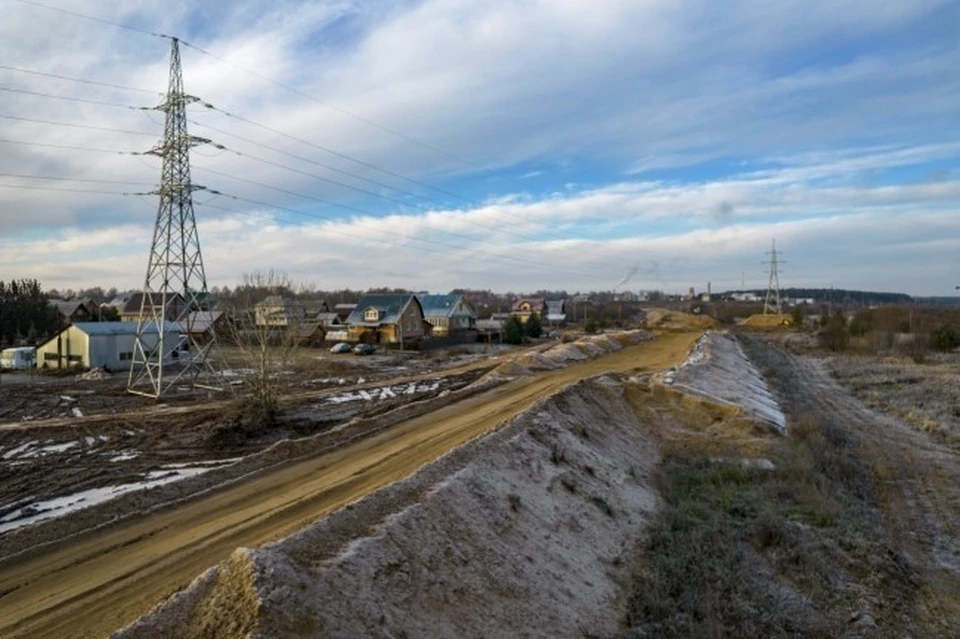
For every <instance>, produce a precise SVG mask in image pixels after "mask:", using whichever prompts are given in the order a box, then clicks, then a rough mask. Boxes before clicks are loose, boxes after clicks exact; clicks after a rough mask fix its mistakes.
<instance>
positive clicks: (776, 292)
mask: <svg viewBox="0 0 960 639" xmlns="http://www.w3.org/2000/svg"><path fill="white" fill-rule="evenodd" d="M767 255H769V256H770V259H769V260H768V261H766V262H764V264H769V265H770V280H769V282H768V284H767V297H766V299H765V300H764V301H763V314H764V315H770V314H771V313H775V314H777V315H779V314H780V260H779V259H778V258H777V256H778V255H779V251H777V240H776V239H774V240H773V248H772V249H771V250H770V251H769V252H768V253H767Z"/></svg>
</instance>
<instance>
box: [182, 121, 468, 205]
mask: <svg viewBox="0 0 960 639" xmlns="http://www.w3.org/2000/svg"><path fill="white" fill-rule="evenodd" d="M200 104H201V105H202V106H204V107H206V108H208V109H212V110H214V111H217V112H218V113H222V114H223V115H226V116H227V117H230V118H234V119H236V120H240V121H241V122H246V123H247V124H250V125H253V126H255V127H258V128H261V129H264V130H265V131H269V132H271V133H274V134H276V135H281V136H283V137H285V138H289V139H291V140H294V141H296V142H300V143H301V144H306V145H307V146H311V147H313V148H315V149H319V150H320V151H323V152H325V153H329V154H330V155H333V156H336V157H338V158H341V159H343V160H347V161H349V162H354V163H355V164H359V165H360V166H365V167H367V168H370V169H373V170H375V171H379V172H380V173H384V174H386V175H389V176H392V177H395V178H398V179H400V180H404V181H406V182H409V183H411V184H416V185H417V186H421V187H423V188H425V189H430V190H431V191H436V192H437V193H443V194H444V195H449V196H450V197H454V198H457V199H458V200H463V201H464V202H469V201H470V200H469V199H468V198H465V197H463V196H462V195H458V194H457V193H454V192H453V191H448V190H446V189H441V188H439V187H435V186H432V185H430V184H427V183H426V182H422V181H420V180H417V179H414V178H411V177H408V176H406V175H403V174H402V173H397V172H396V171H391V170H390V169H385V168H383V167H380V166H377V165H376V164H372V163H370V162H366V161H364V160H360V159H358V158H355V157H353V156H350V155H347V154H346V153H341V152H340V151H336V150H334V149H331V148H329V147H325V146H322V145H319V144H316V143H314V142H310V141H309V140H304V139H303V138H298V137H296V136H294V135H290V134H288V133H284V132H283V131H280V130H279V129H275V128H273V127H270V126H267V125H265V124H260V123H259V122H254V121H253V120H250V119H248V118H245V117H243V116H239V115H236V114H235V113H231V112H229V111H225V110H223V109H220V108H219V107H216V106H214V105H212V104H210V103H209V102H201V103H200ZM192 123H193V124H199V125H200V126H207V127H208V128H210V129H212V130H216V129H213V127H210V126H209V125H205V124H203V123H199V122H192ZM227 135H232V134H229V133H227ZM234 137H239V136H234ZM327 168H329V167H327ZM333 170H337V169H333ZM364 179H366V178H364ZM371 181H372V180H371ZM388 188H392V189H394V190H399V189H397V187H394V186H391V187H388ZM412 195H415V196H416V197H423V196H420V195H416V194H412Z"/></svg>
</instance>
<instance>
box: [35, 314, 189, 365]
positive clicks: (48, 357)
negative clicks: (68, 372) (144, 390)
mask: <svg viewBox="0 0 960 639" xmlns="http://www.w3.org/2000/svg"><path fill="white" fill-rule="evenodd" d="M138 325H139V324H138V322H78V323H76V324H73V325H72V326H69V327H67V328H65V329H63V330H62V331H60V332H59V333H58V334H57V335H55V336H54V337H52V338H50V339H49V340H47V341H46V342H44V343H43V344H40V345H39V346H38V347H37V366H38V367H40V368H71V367H74V366H79V367H84V368H106V369H108V370H113V371H117V370H129V369H130V364H131V362H132V361H133V349H134V344H135V342H136V338H137V326H138ZM162 327H163V343H164V346H163V348H164V361H165V362H175V361H176V360H177V358H178V356H179V355H180V352H181V342H182V339H181V337H180V326H179V325H178V324H175V323H173V322H165V323H163V324H162ZM159 337H160V331H158V330H157V325H156V324H155V323H153V322H148V323H147V324H145V325H144V333H143V339H144V343H145V345H146V346H147V347H148V348H153V347H154V346H155V345H156V344H157V341H158V339H159Z"/></svg>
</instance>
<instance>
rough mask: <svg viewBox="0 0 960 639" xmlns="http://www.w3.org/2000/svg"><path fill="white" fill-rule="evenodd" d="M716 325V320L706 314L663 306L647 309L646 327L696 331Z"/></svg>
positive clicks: (663, 329)
mask: <svg viewBox="0 0 960 639" xmlns="http://www.w3.org/2000/svg"><path fill="white" fill-rule="evenodd" d="M716 327H717V322H716V320H714V319H713V318H712V317H709V316H707V315H692V314H690V313H682V312H680V311H670V310H667V309H664V308H654V309H651V310H649V311H647V328H655V329H658V330H662V331H696V330H706V329H711V328H716Z"/></svg>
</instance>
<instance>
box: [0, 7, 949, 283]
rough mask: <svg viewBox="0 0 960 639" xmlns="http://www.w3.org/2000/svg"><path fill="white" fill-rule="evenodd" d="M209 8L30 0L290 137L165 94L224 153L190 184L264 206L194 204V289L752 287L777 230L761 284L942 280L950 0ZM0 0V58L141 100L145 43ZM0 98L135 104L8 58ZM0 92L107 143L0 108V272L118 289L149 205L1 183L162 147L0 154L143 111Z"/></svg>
mask: <svg viewBox="0 0 960 639" xmlns="http://www.w3.org/2000/svg"><path fill="white" fill-rule="evenodd" d="M38 1H41V4H43V2H42V0H38ZM50 4H51V5H54V3H53V0H50ZM208 4H209V3H203V4H201V3H196V2H184V3H177V5H176V6H175V7H171V6H170V4H169V3H165V2H161V1H159V0H147V1H141V2H131V1H127V2H121V1H120V0H101V1H98V2H92V1H81V0H77V1H74V2H69V3H62V4H56V6H59V7H63V8H66V9H68V10H70V11H75V12H80V13H83V14H87V15H92V16H99V17H103V18H107V19H109V20H114V21H117V22H121V23H123V24H127V25H131V26H136V27H138V28H142V29H146V30H150V31H160V32H163V33H168V34H175V35H178V36H180V37H182V38H183V39H185V40H186V41H188V42H190V43H191V44H193V45H196V46H197V47H200V48H202V49H204V50H206V51H209V52H212V53H214V54H215V55H216V56H218V57H219V58H222V59H223V60H226V61H227V62H226V63H225V62H223V61H221V60H217V59H214V58H212V57H210V56H206V55H203V54H202V53H200V52H198V51H197V50H196V49H194V48H190V47H185V48H184V49H183V51H182V57H183V64H184V76H185V83H186V88H187V91H188V92H190V93H192V94H194V95H198V96H200V97H202V98H203V99H204V100H206V101H209V102H211V103H213V104H215V105H217V106H218V107H221V108H222V109H225V110H227V111H230V112H233V113H235V114H238V115H241V116H243V117H244V118H247V119H249V120H252V121H254V122H256V123H259V124H262V125H265V126H266V127H269V128H271V129H274V130H275V131H279V132H282V133H286V134H288V135H290V136H294V137H296V138H299V140H302V141H305V142H307V144H305V143H303V142H301V141H296V140H293V139H291V138H289V137H285V136H283V135H278V134H277V133H276V132H271V131H269V130H266V129H264V128H262V127H256V126H251V125H249V124H247V123H245V122H242V121H239V120H236V119H232V118H229V117H227V116H224V115H223V114H221V113H218V112H210V111H207V110H204V109H203V108H202V107H192V108H191V112H190V120H191V124H190V127H191V133H193V134H195V135H199V136H203V137H207V138H211V139H213V140H214V141H215V142H218V143H221V144H224V145H226V146H227V147H228V148H229V149H231V151H228V152H221V151H216V150H214V149H211V148H204V147H198V148H196V149H195V150H194V153H193V156H192V161H193V167H194V180H195V182H197V183H199V184H203V185H206V186H208V187H209V188H211V189H216V190H219V191H221V192H224V193H228V194H232V195H235V196H237V197H240V198H245V199H246V200H255V201H256V202H261V203H263V204H262V205H261V204H251V203H250V202H247V201H242V200H236V199H230V198H229V197H226V196H221V197H217V198H212V196H211V195H209V194H198V196H197V206H196V213H197V218H198V222H199V226H200V237H201V243H202V245H203V249H204V256H205V261H206V266H207V272H208V277H209V280H210V284H211V285H233V284H235V283H236V282H237V281H238V279H239V278H240V276H241V275H242V274H243V273H246V272H251V271H254V270H266V269H271V268H272V269H277V270H282V271H285V272H287V273H289V274H290V275H291V276H292V277H293V278H294V279H296V280H298V281H301V282H304V283H307V284H310V285H315V286H319V287H323V288H340V287H346V286H350V287H357V288H365V287H368V286H381V285H393V286H407V287H411V288H417V289H430V290H434V291H445V290H447V289H450V288H453V287H482V288H491V289H494V290H498V291H507V290H513V291H518V290H534V289H540V288H565V289H568V290H570V291H573V290H588V289H609V288H612V287H613V286H614V285H615V284H616V283H617V282H618V281H619V280H620V279H621V277H622V276H623V274H624V273H625V272H627V271H633V270H635V271H636V275H634V276H633V278H632V279H631V280H630V281H629V282H628V283H627V284H626V287H627V288H632V289H649V288H660V289H666V290H668V291H685V290H686V289H687V288H688V287H689V286H695V287H696V288H697V289H703V288H705V286H706V283H707V282H708V281H710V282H712V283H713V286H714V288H715V289H717V288H721V289H722V288H735V287H739V286H740V283H741V281H746V284H747V286H752V287H762V286H764V285H765V282H766V276H765V273H764V271H763V267H762V265H761V262H762V260H763V259H764V251H766V250H769V246H770V243H771V241H772V239H773V238H774V237H775V238H776V239H777V243H778V246H779V247H780V248H781V249H782V250H783V251H784V259H786V260H787V264H786V265H785V267H784V272H783V275H782V277H781V281H782V283H783V284H784V285H785V286H791V285H794V286H824V287H828V286H836V287H847V288H865V289H874V290H890V291H904V292H909V293H914V294H924V295H940V294H951V293H952V292H953V288H954V286H955V285H957V284H960V215H958V213H960V211H958V208H960V204H958V202H960V75H958V74H957V73H956V69H957V68H960V26H958V25H960V3H958V2H955V1H946V0H914V1H912V2H902V3H890V2H881V1H869V0H832V1H828V0H821V1H817V0H808V1H803V2H801V1H799V0H782V1H780V2H776V3H770V2H760V1H759V0H732V1H730V2H724V3H717V2H712V1H708V0H605V1H595V2H589V3H588V2H583V1H574V0H526V1H523V2H502V1H499V2H494V1H484V0H472V1H468V0H422V1H419V2H396V3H383V2H377V1H371V0H367V1H362V0H337V1H330V0H324V1H321V2H286V1H280V2H270V3H266V2H252V1H246V2H243V1H241V2H232V3H221V4H218V5H216V6H214V7H209V6H207V5H208ZM4 6H5V20H4V22H3V24H2V25H0V60H4V61H5V62H4V64H5V65H6V66H10V67H16V68H19V69H23V70H31V71H40V72H45V73H52V74H57V75H63V76H68V77H73V78H83V79H90V80H97V81H99V82H106V83H111V84H117V85H122V86H131V87H139V88H143V89H146V90H149V91H154V92H155V93H157V94H159V93H160V92H162V91H163V90H164V88H165V86H166V70H167V61H168V55H169V43H168V42H167V41H165V40H162V39H160V38H155V37H150V36H147V35H143V34H140V33H135V32H132V31H129V30H124V29H119V28H116V27H112V26H109V25H105V24H102V23H97V22H92V21H89V20H83V19H80V18H77V17H75V16H71V15H67V14H64V13H62V12H57V11H52V10H50V9H46V8H42V7H38V6H36V5H34V4H31V3H26V2H20V1H19V0H10V1H8V2H7V3H6V4H5V5H4ZM250 70H252V71H255V72H256V73H257V74H259V75H261V76H266V77H268V78H270V79H272V80H275V81H276V83H280V84H283V85H286V86H287V87H290V88H292V89H295V91H292V90H289V89H288V88H283V87H281V86H278V84H276V83H270V82H267V81H264V80H263V79H262V78H259V77H257V75H255V74H253V73H250V72H249V71H250ZM0 87H6V88H8V89H10V88H12V89H19V90H29V91H34V92H41V93H48V94H54V95H60V96H66V97H81V98H84V99H91V100H97V101H103V102H111V103H117V104H129V105H134V106H139V105H150V104H155V103H156V102H157V101H158V100H159V95H151V94H149V93H143V92H139V93H138V92H133V91H127V90H122V89H115V88H109V87H103V86H93V85H89V84H78V83H72V82H69V81H63V80H57V79H54V78H49V77H44V76H39V75H36V74H28V73H24V72H23V71H15V70H11V69H0ZM3 98H4V99H3V101H2V103H0V115H8V116H16V117H26V118H33V119H44V120H50V121H58V122H66V123H71V124H82V125H85V126H94V127H102V128H107V129H112V130H111V131H103V130H99V129H83V128H76V127H57V126H53V125H50V124H42V123H33V122H25V121H22V120H13V119H4V118H0V139H3V140H10V141H13V142H0V147H2V153H0V173H2V174H3V176H0V197H2V198H3V199H2V201H3V204H4V206H3V212H2V213H0V248H2V251H0V278H9V277H37V278H39V279H41V280H42V281H43V282H44V283H45V284H47V285H48V286H54V287H58V288H63V287H67V286H74V287H76V286H92V285H101V286H118V287H136V286H138V285H139V284H140V281H141V279H142V273H143V272H144V271H145V268H146V257H147V251H148V248H149V242H150V238H151V227H152V222H153V217H154V215H155V210H156V198H155V197H153V196H127V197H124V196H119V195H110V194H99V193H72V192H64V191H52V190H37V189H33V188H31V189H26V188H13V187H24V186H31V187H36V186H41V185H47V186H53V188H75V189H94V190H117V191H147V190H150V188H151V187H150V186H149V185H151V184H155V183H156V181H157V179H158V175H159V162H158V161H156V160H155V159H153V158H148V157H138V156H127V155H117V154H109V153H83V152H80V151H73V150H67V149H58V148H51V147H38V146H29V145H23V144H16V143H14V142H17V141H19V142H24V141H31V142H39V143H44V144H58V145H65V146H76V147H83V148H98V149H113V150H129V151H132V150H143V149H146V148H149V147H150V146H151V145H152V144H154V143H155V141H156V138H157V137H159V135H160V133H161V131H162V114H160V113H157V112H143V111H134V110H129V109H123V108H115V107H111V106H106V105H96V104H88V103H76V102H70V101H65V100H54V99H50V98H45V97H40V96H31V95H25V94H22V93H12V92H9V91H6V92H4V93H3ZM331 105H332V108H331ZM209 127H213V129H211V128H209ZM115 130H122V131H126V132H125V133H124V132H117V131H115ZM140 133H142V134H143V135H140ZM237 136H239V137H237ZM320 147H323V148H324V149H328V150H332V151H335V152H336V154H331V153H329V152H327V151H324V150H323V149H321V148H320ZM235 152H239V153H240V155H238V154H237V153H235ZM345 156H347V157H349V158H353V160H351V159H346V157H345ZM354 160H359V161H360V162H357V161H354ZM278 165H283V166H282V167H280V166H278ZM283 167H285V168H283ZM291 169H292V170H291ZM24 176H30V177H24ZM40 177H46V178H50V177H55V178H61V179H63V180H67V179H69V180H111V181H115V182H117V184H103V183H99V182H69V181H60V180H40V179H38V178H40ZM330 180H335V181H338V182H342V183H347V184H350V185H352V186H354V187H356V188H359V189H363V190H365V191H369V192H372V193H374V194H375V195H370V194H368V193H361V192H358V191H356V190H351V189H349V188H344V187H343V186H341V185H336V184H332V183H331V182H330ZM251 182H255V183H256V184H253V183H251ZM302 196H307V197H302ZM321 201H323V202H327V203H328V204H323V203H321ZM275 207H281V208H275Z"/></svg>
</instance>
